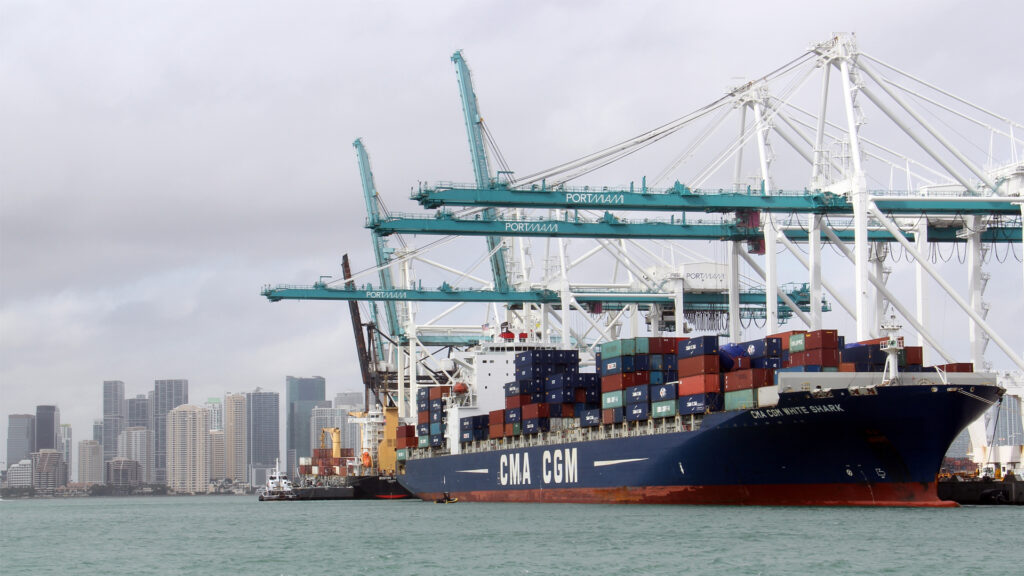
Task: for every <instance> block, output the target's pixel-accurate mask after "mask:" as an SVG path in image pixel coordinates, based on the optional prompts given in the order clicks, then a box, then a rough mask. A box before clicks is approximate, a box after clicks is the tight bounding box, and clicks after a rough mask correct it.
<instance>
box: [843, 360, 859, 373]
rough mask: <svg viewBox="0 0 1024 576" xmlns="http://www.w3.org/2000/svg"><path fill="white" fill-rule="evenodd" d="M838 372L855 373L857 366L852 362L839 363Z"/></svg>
mask: <svg viewBox="0 0 1024 576" xmlns="http://www.w3.org/2000/svg"><path fill="white" fill-rule="evenodd" d="M839 371H840V372H856V371H857V364H856V363H854V362H840V363H839Z"/></svg>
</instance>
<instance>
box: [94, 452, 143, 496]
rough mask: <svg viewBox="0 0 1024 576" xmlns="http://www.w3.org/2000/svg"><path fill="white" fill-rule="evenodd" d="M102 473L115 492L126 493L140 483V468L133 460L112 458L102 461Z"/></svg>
mask: <svg viewBox="0 0 1024 576" xmlns="http://www.w3.org/2000/svg"><path fill="white" fill-rule="evenodd" d="M103 465H104V466H103V475H104V476H105V477H106V478H107V484H109V485H110V486H112V487H113V488H114V490H115V492H116V493H122V494H123V493H128V492H130V491H131V490H132V488H135V487H137V486H138V485H139V484H140V483H141V481H142V480H141V478H142V472H141V470H142V468H141V467H140V466H139V463H138V462H136V461H135V460H130V459H128V458H114V459H113V460H110V461H108V462H104V463H103Z"/></svg>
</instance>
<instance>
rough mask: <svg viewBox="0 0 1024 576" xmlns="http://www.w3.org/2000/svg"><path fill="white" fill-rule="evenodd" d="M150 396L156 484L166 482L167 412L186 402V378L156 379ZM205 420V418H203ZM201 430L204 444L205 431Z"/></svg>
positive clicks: (150, 427)
mask: <svg viewBox="0 0 1024 576" xmlns="http://www.w3.org/2000/svg"><path fill="white" fill-rule="evenodd" d="M151 394H152V396H151V397H150V410H151V411H150V414H151V418H152V421H151V424H150V426H149V429H150V430H152V431H153V442H154V445H155V450H154V453H153V454H154V460H153V474H154V479H153V481H154V482H155V483H157V484H167V483H168V482H167V451H168V449H169V448H168V436H167V414H168V413H170V411H171V410H174V409H175V408H177V407H178V406H182V405H184V404H188V380H157V381H156V382H155V383H154V387H153V391H152V392H151ZM204 421H205V419H204ZM206 432H207V430H203V433H204V436H203V438H204V440H203V442H204V444H205V438H206V436H205V433H206Z"/></svg>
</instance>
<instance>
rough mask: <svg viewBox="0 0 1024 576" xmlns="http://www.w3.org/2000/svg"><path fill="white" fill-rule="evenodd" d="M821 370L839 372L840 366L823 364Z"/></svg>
mask: <svg viewBox="0 0 1024 576" xmlns="http://www.w3.org/2000/svg"><path fill="white" fill-rule="evenodd" d="M821 371H822V372H839V368H837V367H835V366H823V367H822V368H821Z"/></svg>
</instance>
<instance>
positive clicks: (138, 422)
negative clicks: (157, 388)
mask: <svg viewBox="0 0 1024 576" xmlns="http://www.w3.org/2000/svg"><path fill="white" fill-rule="evenodd" d="M127 404H128V418H127V419H126V420H125V428H137V427H139V426H141V427H143V428H147V427H149V397H148V396H146V395H145V394H137V395H136V396H135V398H129V399H128V400H127Z"/></svg>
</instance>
